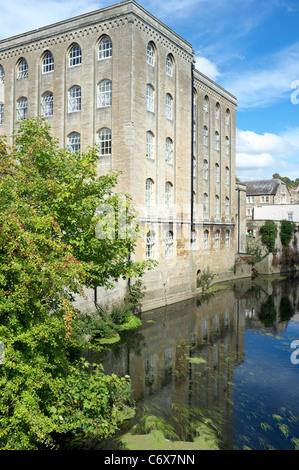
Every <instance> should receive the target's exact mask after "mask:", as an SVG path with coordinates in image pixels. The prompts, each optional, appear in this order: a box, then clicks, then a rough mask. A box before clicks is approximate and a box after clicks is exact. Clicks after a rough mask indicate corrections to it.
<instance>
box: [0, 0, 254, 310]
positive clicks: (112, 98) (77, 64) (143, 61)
mask: <svg viewBox="0 0 299 470" xmlns="http://www.w3.org/2000/svg"><path fill="white" fill-rule="evenodd" d="M236 107H237V103H236V98H235V97H234V96H233V95H232V94H231V93H229V92H228V91H226V90H224V89H223V88H221V87H220V86H219V85H217V84H216V83H214V82H213V81H212V80H210V79H209V78H207V77H206V76H205V75H203V74H202V73H201V72H200V71H198V70H196V69H195V68H194V51H193V49H192V46H191V44H189V43H188V42H187V41H186V40H185V39H183V38H181V37H180V36H178V35H177V34H176V33H175V32H174V31H172V30H171V29H170V28H168V27H167V26H166V25H164V24H163V23H161V22H160V21H159V20H158V19H157V18H155V17H153V16H152V15H151V14H150V13H149V12H147V11H146V10H145V9H144V8H142V7H141V6H140V5H138V4H137V3H136V2H135V1H133V0H126V1H124V2H121V3H118V4H116V5H113V6H110V7H106V8H103V9H101V10H97V11H94V12H91V13H87V14H84V15H81V16H78V17H75V18H71V19H69V20H66V21H63V22H59V23H56V24H53V25H50V26H47V27H43V28H40V29H37V30H34V31H30V32H27V33H24V34H21V35H18V36H14V37H12V38H9V39H5V40H1V41H0V134H4V135H11V133H12V131H13V130H14V128H15V127H16V125H17V122H18V120H19V119H24V118H25V117H26V116H32V115H38V114H42V115H43V116H45V118H46V119H47V121H48V122H49V123H50V125H51V127H52V132H53V134H54V135H55V136H56V137H57V138H58V139H59V141H60V144H61V145H62V146H69V148H71V149H72V150H74V151H77V150H78V149H80V148H81V149H82V150H86V149H87V147H88V146H90V145H93V144H99V149H100V150H99V164H98V172H99V174H103V173H105V172H107V171H108V170H111V169H118V170H121V171H122V174H121V176H120V177H119V181H118V186H117V190H118V191H121V192H126V193H130V194H131V195H132V197H133V200H134V202H135V204H136V209H137V212H138V215H139V218H140V221H141V223H142V224H143V227H144V236H143V238H141V239H140V240H139V242H138V245H137V249H136V253H135V256H136V258H137V259H144V258H146V257H152V258H155V259H156V260H157V261H158V266H157V268H156V269H155V270H154V271H151V272H148V273H147V274H146V275H145V276H144V283H145V285H146V287H147V294H146V297H145V299H144V309H146V308H150V307H151V308H152V307H155V306H160V305H163V304H165V303H171V302H175V301H178V300H182V299H184V298H187V297H190V296H191V295H192V294H193V293H194V292H195V290H196V278H197V275H198V273H200V272H203V271H204V270H205V269H207V268H208V267H209V268H210V270H211V271H212V273H214V274H217V276H218V278H219V279H221V278H225V276H226V275H227V274H228V273H229V272H230V270H231V267H232V266H233V264H234V259H235V254H236V252H237V250H238V247H239V245H240V239H241V238H242V235H245V228H244V227H245V225H244V227H243V228H242V229H240V226H239V227H237V225H238V220H241V219H239V218H238V207H240V194H241V196H242V198H243V199H242V200H243V201H244V195H245V192H244V191H243V192H242V191H241V192H240V188H239V189H238V191H236V188H235V127H236V124H235V112H236ZM126 287H127V286H126V283H125V282H120V283H118V285H117V286H116V287H115V290H114V291H113V292H109V293H104V292H103V291H102V290H101V289H98V292H97V293H96V294H97V298H98V299H100V302H102V303H105V302H108V301H109V300H112V299H115V297H117V296H118V297H119V298H121V297H122V295H123V293H124V291H125V289H126ZM87 294H88V295H89V299H90V302H89V303H84V302H83V301H82V302H81V303H80V302H79V305H80V308H82V309H94V304H93V299H94V297H93V295H94V293H93V292H88V293H87Z"/></svg>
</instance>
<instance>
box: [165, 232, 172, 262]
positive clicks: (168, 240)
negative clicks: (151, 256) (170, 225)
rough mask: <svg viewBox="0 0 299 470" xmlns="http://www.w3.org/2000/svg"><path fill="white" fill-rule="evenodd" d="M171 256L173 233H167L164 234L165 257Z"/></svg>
mask: <svg viewBox="0 0 299 470" xmlns="http://www.w3.org/2000/svg"><path fill="white" fill-rule="evenodd" d="M172 255H173V232H171V231H169V232H167V234H166V243H165V256H166V257H167V258H170V257H171V256H172Z"/></svg>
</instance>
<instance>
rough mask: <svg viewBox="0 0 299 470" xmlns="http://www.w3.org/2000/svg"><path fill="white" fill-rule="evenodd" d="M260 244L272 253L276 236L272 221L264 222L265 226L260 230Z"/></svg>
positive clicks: (275, 228)
mask: <svg viewBox="0 0 299 470" xmlns="http://www.w3.org/2000/svg"><path fill="white" fill-rule="evenodd" d="M260 233H261V236H262V243H263V244H264V245H265V246H266V247H267V249H268V251H269V253H272V252H273V249H274V246H275V240H276V235H277V227H276V224H275V222H273V220H266V223H265V225H263V226H262V227H261V228H260Z"/></svg>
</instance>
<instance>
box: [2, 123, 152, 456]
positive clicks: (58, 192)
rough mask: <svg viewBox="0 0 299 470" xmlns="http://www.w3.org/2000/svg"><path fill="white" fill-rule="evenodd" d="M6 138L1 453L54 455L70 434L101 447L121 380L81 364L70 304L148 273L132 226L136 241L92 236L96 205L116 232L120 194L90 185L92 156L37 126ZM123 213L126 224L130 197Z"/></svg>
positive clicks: (124, 386)
mask: <svg viewBox="0 0 299 470" xmlns="http://www.w3.org/2000/svg"><path fill="white" fill-rule="evenodd" d="M14 139H15V146H12V147H9V146H8V145H7V144H6V143H5V142H3V141H2V142H0V341H2V342H3V344H4V346H5V363H4V364H0V368H1V375H0V449H9V450H11V449H13V450H14V449H40V448H42V449H43V448H48V447H54V446H55V439H54V437H53V436H55V435H56V434H61V433H69V432H71V433H74V434H78V433H79V434H83V435H89V434H98V435H99V438H104V437H107V436H108V435H109V434H111V433H113V432H114V431H115V429H116V427H117V422H118V420H119V417H120V411H121V408H122V407H123V406H125V403H126V401H127V400H128V397H129V381H128V380H127V379H120V378H118V377H116V376H111V377H109V376H106V375H104V374H103V373H102V371H101V370H100V369H99V368H98V367H93V366H92V365H90V364H88V363H86V362H84V361H83V360H82V359H81V350H80V342H79V341H78V335H77V331H75V329H74V326H75V325H76V320H77V319H78V316H79V312H78V311H77V310H76V309H75V308H74V304H73V299H74V295H75V294H79V295H84V286H89V287H93V286H95V285H102V286H105V287H109V286H111V285H112V282H113V281H114V280H116V279H118V278H119V277H120V276H122V277H131V276H136V277H139V276H141V275H142V273H143V272H144V270H145V269H146V268H147V267H148V265H147V264H146V263H137V262H133V261H132V259H131V256H129V254H130V253H132V252H133V251H134V247H135V243H136V237H137V236H138V224H136V231H135V232H134V235H135V238H134V236H133V237H128V236H126V237H123V238H118V237H116V238H111V237H110V238H109V237H107V238H104V239H99V238H97V237H96V236H95V227H96V224H97V223H98V221H99V219H101V214H98V215H96V209H97V207H98V206H99V204H101V203H104V202H105V203H107V202H108V203H109V204H111V206H112V207H113V208H115V213H116V232H117V230H118V213H117V210H116V208H117V207H118V204H119V195H117V194H113V189H114V188H115V185H116V183H117V175H116V174H113V173H111V174H108V175H106V176H103V177H100V178H99V177H97V174H96V164H97V156H96V152H95V151H94V150H90V151H89V152H87V153H86V154H84V153H82V154H80V155H79V154H72V153H70V152H69V151H67V150H65V149H60V148H59V146H58V144H57V142H56V141H55V139H52V138H51V136H50V129H49V127H48V126H47V125H46V124H45V122H44V121H43V120H41V119H40V118H33V119H30V120H27V121H24V122H23V123H22V124H21V125H20V127H19V129H18V132H17V133H16V135H15V136H14ZM107 195H108V197H107ZM125 210H126V215H127V217H128V220H129V221H134V214H133V213H132V211H131V209H130V203H129V198H126V206H125ZM106 230H109V228H107V229H106ZM75 332H76V334H74V333H75Z"/></svg>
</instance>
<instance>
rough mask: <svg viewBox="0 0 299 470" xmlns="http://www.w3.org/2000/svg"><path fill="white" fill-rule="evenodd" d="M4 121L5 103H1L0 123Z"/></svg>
mask: <svg viewBox="0 0 299 470" xmlns="http://www.w3.org/2000/svg"><path fill="white" fill-rule="evenodd" d="M3 121H4V104H3V103H0V125H1V124H3Z"/></svg>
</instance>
